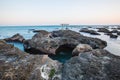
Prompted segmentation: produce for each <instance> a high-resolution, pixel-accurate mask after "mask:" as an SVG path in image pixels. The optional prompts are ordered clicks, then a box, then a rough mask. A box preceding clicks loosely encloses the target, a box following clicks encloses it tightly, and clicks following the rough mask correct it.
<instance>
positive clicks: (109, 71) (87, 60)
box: [62, 49, 120, 80]
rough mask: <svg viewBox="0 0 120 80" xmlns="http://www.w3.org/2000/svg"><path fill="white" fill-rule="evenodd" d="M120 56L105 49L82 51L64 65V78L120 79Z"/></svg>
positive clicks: (67, 79) (66, 79)
mask: <svg viewBox="0 0 120 80" xmlns="http://www.w3.org/2000/svg"><path fill="white" fill-rule="evenodd" d="M119 67H120V57H119V56H115V55H113V54H111V53H109V52H108V51H106V50H103V49H97V50H92V51H90V52H84V53H80V54H79V56H76V57H73V58H71V59H70V60H68V61H67V62H66V63H65V64H64V67H63V76H62V80H119V79H120V75H119V74H120V69H119Z"/></svg>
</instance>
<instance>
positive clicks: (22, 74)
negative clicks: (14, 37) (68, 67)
mask: <svg viewBox="0 0 120 80" xmlns="http://www.w3.org/2000/svg"><path fill="white" fill-rule="evenodd" d="M61 66H62V65H61V63H59V62H57V61H53V60H51V59H50V58H49V57H48V56H47V55H30V54H28V53H25V52H22V51H20V50H19V49H18V48H15V47H14V46H12V45H10V44H7V43H6V42H5V41H3V40H0V80H48V79H49V80H53V79H54V78H55V77H56V76H60V75H61ZM52 69H54V70H55V71H54V75H52V76H49V75H50V74H51V70H52ZM58 78H59V80H60V79H61V77H58Z"/></svg>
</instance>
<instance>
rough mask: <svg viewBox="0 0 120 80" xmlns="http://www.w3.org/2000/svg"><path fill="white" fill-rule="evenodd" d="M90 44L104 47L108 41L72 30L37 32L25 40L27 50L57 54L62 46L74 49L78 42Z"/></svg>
mask: <svg viewBox="0 0 120 80" xmlns="http://www.w3.org/2000/svg"><path fill="white" fill-rule="evenodd" d="M80 43H83V44H88V45H90V46H91V47H92V48H94V49H95V48H100V49H101V48H104V47H106V45H107V43H106V42H105V41H102V40H100V39H97V38H90V37H85V36H83V35H81V34H80V33H78V32H75V31H71V30H59V31H53V32H51V33H50V34H42V33H37V34H35V36H33V38H32V39H30V40H26V41H25V42H24V47H25V50H26V51H30V52H31V53H38V54H39V53H40V52H41V53H44V54H56V51H57V50H59V48H60V47H61V46H66V47H70V48H72V49H74V48H75V47H76V46H77V45H78V44H80Z"/></svg>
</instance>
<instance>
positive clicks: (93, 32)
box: [80, 28, 100, 35]
mask: <svg viewBox="0 0 120 80" xmlns="http://www.w3.org/2000/svg"><path fill="white" fill-rule="evenodd" d="M80 32H85V33H90V34H92V35H100V34H99V33H97V32H96V31H94V30H89V29H87V28H83V29H81V30H80Z"/></svg>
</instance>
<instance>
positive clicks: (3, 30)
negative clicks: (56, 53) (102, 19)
mask: <svg viewBox="0 0 120 80" xmlns="http://www.w3.org/2000/svg"><path fill="white" fill-rule="evenodd" d="M88 26H89V25H75V26H74V25H71V26H69V27H67V29H69V30H73V31H76V32H79V30H80V29H81V28H89V29H92V30H96V31H97V29H96V28H97V27H102V26H99V25H94V26H91V27H92V28H91V27H88ZM112 27H116V26H110V29H111V28H112ZM60 29H66V27H63V26H60V25H54V26H53V25H50V26H48V25H47V26H0V39H4V38H9V37H11V36H13V35H15V34H16V33H19V34H21V35H22V36H23V37H24V38H25V39H31V38H32V36H33V35H34V34H35V33H34V32H33V30H46V31H49V32H51V31H55V30H60ZM79 33H81V34H82V35H84V36H88V37H93V38H99V39H102V40H105V41H107V47H106V48H105V49H106V50H108V51H109V52H111V53H112V54H115V55H118V56H120V36H119V37H118V38H117V39H112V38H110V37H109V36H108V35H104V33H100V34H101V35H91V34H88V33H83V32H79ZM8 44H13V45H14V46H15V47H17V48H19V49H20V50H22V51H24V47H23V44H22V43H18V42H8Z"/></svg>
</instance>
